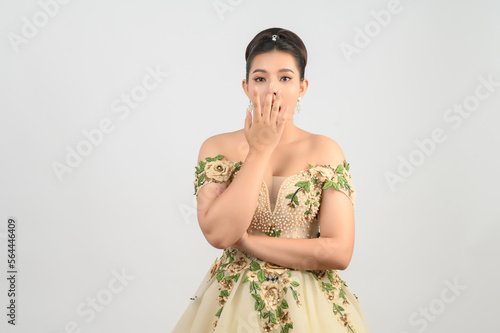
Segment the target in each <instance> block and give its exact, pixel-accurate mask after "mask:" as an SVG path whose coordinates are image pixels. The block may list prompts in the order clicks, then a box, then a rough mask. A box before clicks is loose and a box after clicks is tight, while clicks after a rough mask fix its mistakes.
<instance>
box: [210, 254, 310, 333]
mask: <svg viewBox="0 0 500 333" xmlns="http://www.w3.org/2000/svg"><path fill="white" fill-rule="evenodd" d="M243 270H247V272H246V276H245V278H244V280H243V281H242V282H241V283H242V284H246V283H247V282H249V284H248V285H249V292H250V294H251V295H252V297H253V299H254V300H255V306H254V308H255V310H256V311H258V312H259V314H260V315H259V322H260V327H261V328H262V331H263V332H273V331H275V332H276V330H278V329H279V332H280V333H288V332H289V331H290V330H291V329H293V321H292V319H291V316H290V313H289V312H288V310H287V309H288V307H289V304H288V302H287V300H286V299H285V298H284V295H285V294H287V293H288V292H291V294H292V296H293V298H294V300H295V302H296V304H297V306H299V307H300V306H301V305H302V302H301V301H300V299H299V296H300V293H299V292H298V290H297V287H298V286H299V285H300V284H299V283H298V282H297V281H293V280H292V279H291V276H292V274H291V272H290V271H292V270H294V269H291V268H287V267H282V266H279V265H274V264H272V263H269V262H266V261H263V260H262V259H259V258H257V257H255V256H252V255H247V254H246V253H245V252H243V251H239V250H236V249H234V248H230V247H228V248H226V249H224V252H223V254H222V256H221V258H218V259H216V260H215V262H214V263H213V264H212V267H211V269H210V279H212V278H213V277H214V276H216V278H217V281H218V283H219V287H220V288H219V289H220V294H219V296H218V297H217V302H218V303H219V306H220V308H219V310H218V311H217V312H216V313H215V317H216V319H215V320H214V321H213V323H212V324H213V328H214V330H215V328H216V327H217V322H218V319H219V318H220V316H221V313H222V311H223V309H224V305H225V304H226V302H227V299H228V298H229V295H230V293H231V290H232V288H233V285H234V283H235V282H237V281H238V279H239V278H240V274H241V272H242V271H243Z"/></svg>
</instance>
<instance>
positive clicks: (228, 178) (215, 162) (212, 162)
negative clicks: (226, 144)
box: [193, 155, 241, 199]
mask: <svg viewBox="0 0 500 333" xmlns="http://www.w3.org/2000/svg"><path fill="white" fill-rule="evenodd" d="M222 158H224V155H217V156H215V157H206V158H205V161H200V162H199V165H198V166H196V167H195V168H196V171H195V173H194V175H195V180H194V182H193V183H194V195H196V198H197V199H198V193H199V192H200V189H201V188H202V187H203V186H204V185H206V184H208V183H226V184H227V185H229V184H231V182H232V181H233V178H234V176H235V174H236V172H237V171H238V170H239V169H240V167H241V163H240V162H238V163H234V162H232V161H223V160H222Z"/></svg>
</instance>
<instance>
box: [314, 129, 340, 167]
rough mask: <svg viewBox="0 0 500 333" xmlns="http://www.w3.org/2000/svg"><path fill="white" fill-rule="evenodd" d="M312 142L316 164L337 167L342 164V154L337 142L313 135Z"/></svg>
mask: <svg viewBox="0 0 500 333" xmlns="http://www.w3.org/2000/svg"><path fill="white" fill-rule="evenodd" d="M313 141H314V144H313V146H314V154H315V157H316V161H317V162H316V163H317V164H321V165H323V164H326V165H331V166H337V165H339V164H342V163H344V160H345V156H344V152H343V151H342V148H341V147H340V145H339V144H338V143H337V141H335V140H334V139H332V138H329V137H327V136H325V135H321V134H315V135H314V136H313Z"/></svg>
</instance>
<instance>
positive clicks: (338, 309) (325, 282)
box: [307, 269, 359, 333]
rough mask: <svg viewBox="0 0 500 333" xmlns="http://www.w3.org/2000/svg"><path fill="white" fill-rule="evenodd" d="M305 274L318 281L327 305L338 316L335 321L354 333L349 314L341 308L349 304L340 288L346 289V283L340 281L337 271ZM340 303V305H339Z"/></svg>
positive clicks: (319, 271) (311, 271) (318, 271)
mask: <svg viewBox="0 0 500 333" xmlns="http://www.w3.org/2000/svg"><path fill="white" fill-rule="evenodd" d="M307 272H310V273H311V274H312V276H314V278H315V279H316V280H317V281H318V283H319V285H320V288H321V291H323V293H324V295H325V297H326V300H327V301H328V303H332V304H333V313H334V314H335V315H338V316H339V317H338V319H337V320H338V322H339V323H340V324H341V325H342V326H345V327H346V328H347V331H348V332H351V333H356V330H355V328H354V327H353V326H352V324H351V320H350V319H349V316H350V313H347V312H346V310H345V309H344V307H343V306H345V307H347V306H349V304H350V303H349V300H348V299H347V297H346V294H345V291H344V289H343V288H342V286H346V287H347V284H346V282H345V281H344V280H342V279H341V278H340V276H339V274H338V273H337V271H335V270H333V269H329V270H317V271H313V270H307ZM356 299H357V297H356ZM358 301H359V300H358ZM340 302H342V305H340Z"/></svg>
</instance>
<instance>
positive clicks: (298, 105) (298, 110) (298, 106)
mask: <svg viewBox="0 0 500 333" xmlns="http://www.w3.org/2000/svg"><path fill="white" fill-rule="evenodd" d="M301 99H302V97H300V96H299V99H298V100H297V112H300V100H301Z"/></svg>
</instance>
